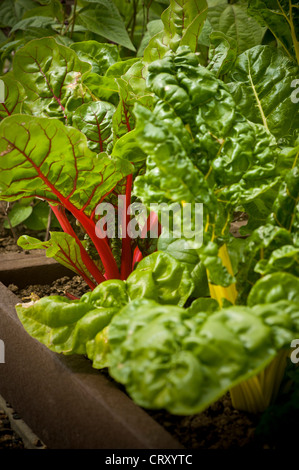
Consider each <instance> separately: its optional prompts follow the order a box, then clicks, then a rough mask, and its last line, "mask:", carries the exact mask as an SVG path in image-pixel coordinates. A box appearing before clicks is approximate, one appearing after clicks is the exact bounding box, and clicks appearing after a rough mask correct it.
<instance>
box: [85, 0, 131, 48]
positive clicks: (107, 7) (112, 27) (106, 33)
mask: <svg viewBox="0 0 299 470" xmlns="http://www.w3.org/2000/svg"><path fill="white" fill-rule="evenodd" d="M90 3H91V5H88V6H86V7H84V8H82V9H81V10H80V12H79V13H78V16H77V22H78V23H79V24H82V25H84V26H86V28H87V29H88V30H89V31H91V32H93V33H95V34H98V35H99V36H102V37H103V38H105V39H108V40H109V41H113V42H115V43H117V44H120V45H121V46H124V47H126V48H127V49H129V50H131V51H135V47H134V45H133V44H132V41H131V39H130V37H129V35H128V33H127V30H126V28H125V25H124V22H123V20H122V18H121V16H120V14H119V11H118V9H117V8H116V6H115V5H114V3H113V2H111V1H109V0H97V1H96V2H90Z"/></svg>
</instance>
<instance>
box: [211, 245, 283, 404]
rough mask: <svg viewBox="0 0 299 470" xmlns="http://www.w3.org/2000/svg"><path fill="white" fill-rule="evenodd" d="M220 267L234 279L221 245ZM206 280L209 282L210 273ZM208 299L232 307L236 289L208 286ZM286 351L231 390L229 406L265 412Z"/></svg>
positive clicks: (281, 372)
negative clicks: (228, 304)
mask: <svg viewBox="0 0 299 470" xmlns="http://www.w3.org/2000/svg"><path fill="white" fill-rule="evenodd" d="M218 255H219V257H220V258H221V260H222V264H223V265H224V266H225V267H226V269H227V270H228V272H229V273H230V274H231V275H232V276H233V274H234V273H233V270H232V265H231V261H230V258H229V254H228V250H227V246H226V245H223V246H222V247H221V248H220V249H219V252H218ZM207 274H208V278H209V273H207ZM209 289H210V295H211V297H212V298H213V299H216V300H217V301H218V303H219V304H220V306H221V307H222V306H223V299H227V300H229V301H230V302H231V303H232V304H235V302H236V299H237V295H238V292H237V289H236V285H235V284H231V285H230V286H228V287H222V286H217V285H214V284H211V283H210V282H209ZM289 354H290V352H289V350H284V349H283V350H281V351H280V352H279V353H278V354H277V356H276V357H275V358H274V359H273V360H272V362H271V363H270V364H269V365H268V366H267V367H266V368H265V369H264V370H262V371H261V372H260V373H259V374H258V375H256V376H254V377H251V378H250V379H248V380H245V381H244V382H242V383H240V384H239V385H236V386H235V387H233V388H232V389H231V390H230V396H231V400H232V405H233V407H234V408H236V409H238V410H244V411H248V412H251V413H259V412H262V411H264V410H265V409H266V408H267V407H268V406H269V405H270V404H271V403H272V402H273V401H274V400H275V398H276V396H277V394H278V391H279V387H280V384H281V381H282V378H283V375H284V371H285V367H286V358H287V356H288V355H289Z"/></svg>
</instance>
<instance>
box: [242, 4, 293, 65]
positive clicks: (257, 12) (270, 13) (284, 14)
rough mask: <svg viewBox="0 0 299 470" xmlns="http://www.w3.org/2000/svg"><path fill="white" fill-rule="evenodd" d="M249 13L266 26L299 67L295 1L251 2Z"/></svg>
mask: <svg viewBox="0 0 299 470" xmlns="http://www.w3.org/2000/svg"><path fill="white" fill-rule="evenodd" d="M248 13H249V14H250V15H252V16H253V17H254V18H256V20H257V21H259V22H260V23H261V24H262V25H266V26H267V27H268V28H269V29H270V31H271V33H272V34H273V35H274V36H275V38H276V40H277V41H278V43H279V44H280V45H281V46H282V48H283V50H284V52H285V53H286V55H287V56H288V57H289V58H294V59H296V60H297V63H298V65H299V42H298V41H299V39H298V38H299V12H298V2H296V1H295V0H289V1H287V0H250V1H249V5H248Z"/></svg>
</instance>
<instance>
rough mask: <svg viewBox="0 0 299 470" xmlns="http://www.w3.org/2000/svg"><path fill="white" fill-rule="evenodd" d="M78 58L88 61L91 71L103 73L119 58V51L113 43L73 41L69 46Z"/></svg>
mask: <svg viewBox="0 0 299 470" xmlns="http://www.w3.org/2000/svg"><path fill="white" fill-rule="evenodd" d="M70 47H71V49H73V50H74V51H75V52H76V54H77V55H78V57H79V59H80V60H83V61H86V62H88V63H89V64H90V65H91V66H92V69H91V72H93V73H97V74H99V75H105V73H106V72H107V70H108V69H109V67H111V65H113V64H115V63H117V62H118V61H119V60H120V57H119V51H118V48H117V46H116V45H114V44H102V43H100V42H98V41H82V42H75V43H73V44H72V45H71V46H70Z"/></svg>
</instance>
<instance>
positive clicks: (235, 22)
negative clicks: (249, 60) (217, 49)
mask: <svg viewBox="0 0 299 470" xmlns="http://www.w3.org/2000/svg"><path fill="white" fill-rule="evenodd" d="M208 20H209V22H210V24H211V26H212V28H213V31H217V32H218V31H220V32H222V33H224V34H225V35H226V36H228V37H230V38H232V39H234V40H235V41H236V43H237V48H238V53H241V52H244V51H246V50H247V49H250V48H251V47H254V46H256V45H258V44H261V42H262V39H263V37H264V34H265V31H266V27H265V26H261V25H260V24H259V23H258V22H257V21H256V20H255V19H254V18H252V17H249V16H248V14H247V5H246V2H243V3H241V2H234V3H228V2H227V1H226V0H224V1H223V0H220V1H217V2H214V4H212V5H211V6H210V7H209V12H208Z"/></svg>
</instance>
